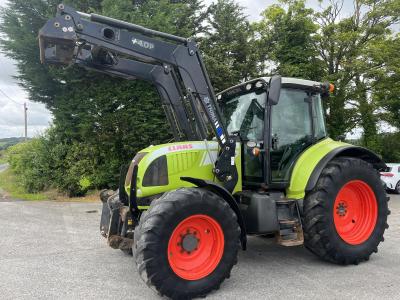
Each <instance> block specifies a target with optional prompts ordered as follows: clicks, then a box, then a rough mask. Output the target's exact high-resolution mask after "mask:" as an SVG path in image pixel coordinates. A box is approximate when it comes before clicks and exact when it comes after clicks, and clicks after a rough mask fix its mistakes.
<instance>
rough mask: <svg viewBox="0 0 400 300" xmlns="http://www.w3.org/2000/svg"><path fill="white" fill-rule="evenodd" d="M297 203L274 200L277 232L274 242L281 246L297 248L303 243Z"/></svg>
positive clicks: (288, 200)
mask: <svg viewBox="0 0 400 300" xmlns="http://www.w3.org/2000/svg"><path fill="white" fill-rule="evenodd" d="M298 205H299V203H298V201H297V200H293V199H279V200H276V210H277V216H278V224H279V231H278V232H277V233H276V235H275V237H276V241H277V243H278V244H279V245H282V246H288V247H289V246H299V245H302V244H303V243H304V235H303V228H302V224H301V216H300V210H299V207H298Z"/></svg>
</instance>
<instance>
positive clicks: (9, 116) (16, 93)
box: [0, 0, 352, 138]
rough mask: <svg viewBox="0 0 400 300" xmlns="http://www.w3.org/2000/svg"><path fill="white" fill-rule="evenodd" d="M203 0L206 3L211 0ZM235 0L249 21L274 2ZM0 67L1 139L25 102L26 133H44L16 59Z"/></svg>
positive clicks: (14, 133)
mask: <svg viewBox="0 0 400 300" xmlns="http://www.w3.org/2000/svg"><path fill="white" fill-rule="evenodd" d="M27 1H29V0H27ZM60 1H61V0H60ZM6 2H7V0H0V6H4V5H5V4H6ZM204 2H205V3H206V4H209V3H211V2H213V0H204ZM236 2H238V3H239V4H240V5H241V6H243V7H244V8H245V14H246V15H248V18H249V19H250V20H251V21H256V20H259V19H260V13H261V12H262V10H263V9H264V8H265V7H267V6H268V5H271V4H273V3H277V1H274V0H236ZM307 3H308V6H310V7H312V8H314V9H318V7H319V4H318V0H308V1H307ZM351 3H352V1H345V5H344V12H346V11H350V10H351V8H352V7H351V5H352V4H351ZM0 17H1V16H0ZM0 68H1V72H0V90H1V91H3V92H4V93H5V94H6V95H7V96H8V98H7V97H6V96H4V95H3V94H2V93H1V92H0V138H5V137H21V136H23V135H24V110H23V103H24V102H26V103H27V107H28V136H29V137H33V136H37V135H39V134H41V133H43V132H44V130H45V129H46V128H47V127H48V126H49V125H50V123H51V121H52V116H51V114H50V112H49V111H48V110H47V109H46V108H45V106H44V105H43V104H40V103H36V102H33V101H30V99H28V94H27V93H26V92H25V91H24V89H23V88H22V87H20V86H19V85H18V81H17V80H16V79H15V78H14V76H15V75H17V74H18V73H17V72H18V71H17V68H16V66H15V62H14V61H13V60H12V59H10V58H7V57H6V56H5V55H4V54H3V53H0ZM9 98H11V99H12V100H10V99H9Z"/></svg>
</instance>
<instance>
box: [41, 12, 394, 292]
mask: <svg viewBox="0 0 400 300" xmlns="http://www.w3.org/2000/svg"><path fill="white" fill-rule="evenodd" d="M39 46H40V55H41V61H42V62H46V63H50V64H61V65H71V64H76V65H79V66H81V67H83V68H86V69H89V70H94V71H98V72H102V73H106V74H109V75H111V76H116V77H120V78H125V79H126V80H135V79H139V80H145V81H148V82H151V83H152V84H153V85H154V87H155V88H156V90H157V91H158V94H159V96H160V101H161V104H162V107H163V109H164V111H165V114H166V118H167V120H168V122H169V124H170V127H171V131H172V134H173V136H174V142H172V143H168V144H162V145H150V146H148V147H147V148H145V149H143V150H140V151H139V152H138V153H136V155H134V157H133V159H132V161H131V163H130V165H129V166H127V167H122V168H121V179H120V182H119V189H118V190H117V191H115V192H114V191H103V192H102V194H101V201H102V203H103V210H102V215H101V222H100V231H101V234H102V235H103V236H104V237H105V238H106V239H107V241H108V244H109V245H110V246H111V247H113V248H116V249H120V250H122V251H124V252H127V253H133V255H134V259H135V262H136V266H137V269H138V272H139V274H140V276H141V278H142V279H143V280H144V281H145V282H146V284H147V285H148V286H150V287H152V288H153V289H155V290H156V291H157V292H158V293H159V294H160V295H165V296H167V297H170V298H173V299H190V298H194V297H198V296H205V295H206V294H207V293H209V292H211V291H212V290H215V289H218V288H219V287H220V285H221V283H222V282H223V281H224V279H225V278H229V276H230V275H231V270H232V267H233V266H234V265H235V264H236V262H237V256H238V251H239V249H243V250H245V249H246V243H247V236H248V235H261V236H269V237H271V236H272V237H275V240H276V242H277V243H278V244H280V245H282V246H298V245H304V246H305V247H306V248H307V249H309V250H310V251H311V252H312V253H314V254H315V255H317V256H318V257H320V258H321V259H323V260H326V261H329V262H332V263H336V264H341V265H347V264H358V263H360V262H362V261H366V260H368V259H369V257H370V255H371V254H372V253H373V252H377V247H378V245H379V244H380V243H381V242H382V241H383V234H384V231H385V229H386V228H388V224H387V216H388V214H389V210H388V203H387V202H388V200H389V198H388V197H387V196H386V193H385V190H384V188H383V186H382V184H381V181H380V178H379V170H381V169H384V168H385V167H386V166H385V163H384V162H383V161H382V160H381V159H380V158H379V157H378V156H377V155H376V154H374V153H373V152H371V151H369V150H367V149H365V148H362V147H358V146H353V145H349V144H346V143H344V142H340V141H334V140H332V139H331V138H329V137H328V135H327V131H326V127H325V122H324V109H323V102H324V100H325V99H327V97H329V94H330V92H332V89H333V86H332V85H330V84H329V83H321V82H315V81H310V80H303V79H296V78H286V77H283V78H282V77H281V76H279V75H274V76H271V77H262V78H256V79H253V80H250V81H248V82H245V83H241V84H238V85H236V86H234V87H231V88H228V89H227V90H225V91H223V92H221V93H219V94H217V95H216V94H215V93H214V90H213V87H212V85H211V82H210V79H209V76H208V73H207V70H206V68H205V65H204V63H203V60H202V58H201V54H200V52H199V49H198V47H197V45H196V43H195V42H194V41H193V40H191V39H186V38H182V37H179V36H174V35H171V34H168V33H163V32H159V31H155V30H151V29H149V28H144V27H142V26H139V25H136V24H131V23H127V22H124V21H120V20H116V19H113V18H109V17H106V16H101V15H97V14H85V13H82V12H78V11H75V10H74V9H73V8H70V7H68V6H65V5H63V4H60V5H59V6H58V11H57V15H56V17H55V18H53V19H51V20H49V21H48V22H47V23H46V24H45V25H44V27H43V28H42V29H41V30H40V32H39ZM139 96H140V95H139ZM138 105H140V103H138ZM134 117H135V116H132V118H134ZM132 130H134V128H132Z"/></svg>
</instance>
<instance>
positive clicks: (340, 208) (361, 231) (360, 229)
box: [333, 180, 378, 245]
mask: <svg viewBox="0 0 400 300" xmlns="http://www.w3.org/2000/svg"><path fill="white" fill-rule="evenodd" d="M333 209H334V211H333V219H334V222H335V227H336V231H337V233H338V234H339V236H340V237H341V238H342V239H343V240H344V241H345V242H346V243H348V244H350V245H359V244H362V243H363V242H365V241H366V240H367V239H368V238H369V237H370V236H371V234H372V231H373V230H374V228H375V225H376V220H377V218H378V205H377V201H376V197H375V194H374V191H373V190H372V189H371V187H370V186H369V185H368V184H366V183H365V182H364V181H361V180H353V181H350V182H348V183H346V184H345V185H344V186H343V187H342V188H341V189H340V191H339V193H338V194H337V196H336V200H335V205H334V208H333Z"/></svg>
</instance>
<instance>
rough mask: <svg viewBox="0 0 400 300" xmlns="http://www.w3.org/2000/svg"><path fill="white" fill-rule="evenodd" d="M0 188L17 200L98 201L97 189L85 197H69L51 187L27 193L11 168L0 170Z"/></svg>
mask: <svg viewBox="0 0 400 300" xmlns="http://www.w3.org/2000/svg"><path fill="white" fill-rule="evenodd" d="M0 189H1V190H2V192H3V193H5V194H6V196H7V197H10V198H13V199H19V200H29V201H40V200H55V201H63V202H65V201H68V202H98V201H100V200H99V199H100V197H99V194H100V192H99V191H96V190H94V191H89V192H88V193H87V195H86V196H85V197H73V198H70V197H68V196H67V195H65V194H62V193H59V192H58V191H57V190H55V189H51V190H48V191H45V192H41V193H27V192H26V191H25V189H24V187H23V186H22V185H20V184H19V183H18V179H17V178H16V176H15V174H14V173H13V171H12V170H11V169H7V170H5V171H3V172H0Z"/></svg>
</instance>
